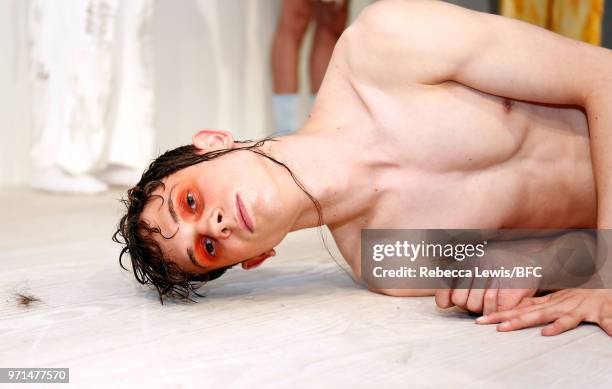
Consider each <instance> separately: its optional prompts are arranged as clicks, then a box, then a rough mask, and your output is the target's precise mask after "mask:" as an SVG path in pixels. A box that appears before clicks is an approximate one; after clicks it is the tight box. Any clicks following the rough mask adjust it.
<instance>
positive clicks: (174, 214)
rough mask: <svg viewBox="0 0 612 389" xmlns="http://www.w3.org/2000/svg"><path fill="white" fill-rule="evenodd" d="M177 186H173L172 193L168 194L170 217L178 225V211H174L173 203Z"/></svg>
mask: <svg viewBox="0 0 612 389" xmlns="http://www.w3.org/2000/svg"><path fill="white" fill-rule="evenodd" d="M175 187H176V185H172V188H171V189H170V193H169V194H168V212H170V217H172V220H174V222H175V223H176V224H178V216H177V215H176V211H175V210H174V203H173V202H172V192H174V188H175Z"/></svg>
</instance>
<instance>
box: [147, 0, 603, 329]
mask: <svg viewBox="0 0 612 389" xmlns="http://www.w3.org/2000/svg"><path fill="white" fill-rule="evenodd" d="M406 21H410V23H407V22H406ZM431 26H436V28H430V27H431ZM509 36H512V37H513V38H512V39H507V37H509ZM561 59H562V60H561ZM611 68H612V54H611V53H610V51H608V50H605V49H601V48H597V47H594V46H590V45H586V44H583V43H580V42H577V41H573V40H570V39H567V38H563V37H561V36H559V35H556V34H553V33H551V32H548V31H546V30H543V29H540V28H537V27H533V26H530V25H527V24H525V23H521V22H517V21H513V20H510V19H506V18H502V17H499V16H495V15H488V14H481V13H476V12H472V11H467V10H464V9H461V8H458V7H455V6H452V5H449V4H445V3H439V2H431V1H400V0H389V1H381V2H377V3H375V4H374V5H372V6H370V7H368V8H366V10H365V11H364V12H363V13H362V14H361V15H360V17H359V18H358V19H357V21H356V22H355V23H354V24H353V25H352V26H350V27H349V28H348V29H347V31H346V32H345V33H344V34H343V35H342V37H341V38H340V40H339V41H338V44H337V45H336V48H335V50H334V54H333V56H332V59H331V62H330V65H329V67H328V70H327V73H326V75H325V78H324V80H323V83H322V85H321V89H320V91H319V95H318V97H317V100H316V102H315V105H314V107H313V110H312V112H311V115H310V117H309V119H308V121H307V122H306V123H305V125H304V127H303V128H302V129H301V130H300V131H299V132H298V133H297V134H294V135H290V136H286V137H281V138H279V140H278V141H277V142H273V143H266V144H265V145H264V146H263V150H264V151H266V152H267V153H269V154H270V155H271V156H273V157H275V158H277V159H278V160H279V161H282V162H284V163H286V164H287V166H288V167H290V168H291V170H292V171H293V173H294V174H295V175H296V176H297V177H299V179H300V180H301V182H302V183H303V184H304V187H305V188H306V189H307V190H308V191H309V193H310V194H311V195H313V196H314V197H315V198H316V199H318V200H319V202H320V203H321V205H322V207H323V216H324V223H325V224H327V225H328V226H329V228H330V230H331V232H332V234H333V236H334V239H335V241H336V243H337V245H338V247H339V249H340V251H341V252H342V255H343V257H344V258H345V259H346V261H347V262H348V264H349V265H350V266H351V268H352V269H353V272H354V274H355V276H356V277H357V278H360V277H361V274H360V252H359V250H360V245H359V237H360V235H359V234H360V231H361V229H363V228H518V227H520V228H577V227H590V228H594V227H599V228H610V227H609V226H610V225H611V224H612V221H611V220H610V219H611V217H610V216H612V210H611V209H609V207H610V204H609V200H608V199H609V198H610V196H612V193H611V192H610V191H609V190H608V188H609V187H610V186H612V185H611V184H610V179H609V178H608V176H607V175H606V174H604V172H607V171H609V168H608V167H609V166H611V165H612V161H610V160H608V159H609V158H608V157H607V156H606V155H605V153H603V152H601V151H602V150H603V149H604V148H605V147H606V146H612V144H611V143H612V142H611V139H610V136H609V134H608V132H606V128H607V124H606V123H612V117H609V116H610V114H609V113H608V111H609V109H606V107H612V77H611V76H610V74H609V73H610V72H609V71H608V69H611ZM589 136H590V137H589ZM194 144H195V145H196V146H197V147H199V148H200V149H201V150H202V152H206V151H211V150H215V149H220V148H240V147H243V146H244V144H236V143H234V141H233V138H232V137H231V134H230V133H227V132H225V131H219V130H204V131H201V132H199V133H198V134H196V135H195V136H194ZM244 166H249V169H248V172H245V169H244ZM217 169H218V170H217ZM215 170H216V171H223V174H222V175H213V172H214V171H215ZM211 177H214V180H213V182H211ZM166 181H167V182H166V189H165V190H164V191H162V190H159V194H161V195H162V196H164V198H167V195H168V194H169V190H170V187H171V186H172V185H173V184H177V185H187V184H183V183H189V182H191V184H188V186H189V187H190V188H193V190H194V191H197V192H198V196H201V198H205V199H206V200H205V202H206V204H208V205H207V206H204V207H203V208H202V209H201V210H197V211H196V212H195V213H191V214H190V213H189V211H181V212H183V214H182V215H183V216H182V218H181V219H180V220H179V223H178V224H179V225H180V229H179V232H178V234H177V236H175V237H174V238H172V239H168V240H160V243H161V244H162V249H163V250H164V251H167V252H168V253H171V257H172V258H173V260H174V261H175V262H177V263H178V264H179V265H180V266H181V267H184V268H185V270H188V271H196V272H197V271H200V272H202V271H203V270H202V269H201V268H198V267H196V266H193V264H191V263H190V262H189V260H188V259H187V256H186V255H185V254H183V253H184V252H185V251H186V248H187V247H190V246H193V245H194V244H201V242H202V241H203V239H204V240H205V241H206V239H209V240H208V241H206V243H207V244H208V246H206V247H210V246H211V244H212V243H214V244H217V245H219V249H218V250H217V251H216V252H218V253H225V254H231V256H229V255H227V256H226V255H219V256H217V257H210V258H201V262H202V265H204V266H205V267H206V268H207V269H211V268H216V267H222V266H227V265H229V264H235V263H242V265H243V267H246V268H252V267H255V266H258V265H260V264H261V263H263V262H264V261H265V260H266V259H267V258H269V257H270V256H272V255H273V254H274V251H273V248H274V247H275V246H276V245H277V244H278V243H279V242H280V241H281V240H282V238H283V237H284V236H285V235H286V234H287V233H288V232H290V231H293V230H297V229H300V228H307V227H312V226H315V225H316V224H317V214H316V212H315V209H314V207H313V205H312V203H311V202H310V200H308V198H307V197H306V196H305V195H304V193H303V192H302V191H301V190H300V189H299V188H297V186H296V185H295V183H294V182H293V180H292V179H291V177H290V176H289V175H288V174H287V172H286V171H285V170H284V169H283V168H282V167H279V166H277V165H275V164H273V163H271V162H270V161H268V160H265V159H264V158H261V157H259V156H257V155H255V154H253V153H251V152H249V151H238V152H235V153H232V154H229V155H227V156H224V157H221V158H219V159H217V160H213V161H209V162H206V163H202V164H199V165H195V166H192V167H190V168H187V169H184V170H183V171H181V172H179V173H176V174H174V175H171V176H170V177H168V178H167V179H166ZM595 182H597V190H596V186H595ZM181 193H183V194H184V193H185V192H184V191H183V192H181ZM236 193H239V194H240V195H241V197H243V198H244V199H246V200H245V201H243V202H244V205H245V207H246V209H247V212H248V214H249V217H250V218H251V219H252V221H253V223H254V229H253V231H250V230H249V229H248V228H245V227H244V226H243V225H242V227H241V223H239V217H236V216H235V215H236V211H235V194H236ZM176 201H180V200H179V199H177V200H176ZM183 203H185V202H183ZM189 203H191V202H189ZM160 204H161V201H159V200H154V201H152V202H151V203H150V204H149V206H148V207H147V209H146V210H145V213H144V214H143V218H144V219H146V220H148V221H149V222H151V223H152V224H158V225H160V227H161V229H162V232H163V233H164V235H166V236H168V235H172V234H173V233H174V231H175V230H176V229H177V223H174V221H173V220H172V218H171V217H170V216H169V215H168V211H167V210H166V209H165V205H164V207H160ZM233 204H234V205H233ZM195 207H197V205H196V206H195ZM187 208H189V207H187ZM219 213H221V214H222V217H221V219H219V217H218V216H219ZM226 215H233V216H226ZM272 215H274V216H272ZM403 215H404V216H403ZM179 216H180V215H179ZM201 251H202V250H200V252H201ZM374 291H376V292H379V293H384V294H388V295H392V296H417V295H431V294H434V293H435V294H436V302H437V304H438V305H439V306H441V307H450V306H452V305H457V306H459V307H462V308H469V309H470V310H473V311H477V312H478V311H484V312H485V313H486V314H487V315H486V316H485V318H483V319H480V320H479V321H478V323H481V324H488V323H501V322H504V323H508V324H500V325H499V326H498V329H499V330H500V331H507V330H513V329H519V328H524V327H528V326H535V325H541V324H546V327H544V328H543V330H542V334H543V335H555V334H558V333H561V332H563V331H566V330H568V329H571V328H573V327H575V326H576V325H578V324H579V323H580V322H581V321H589V322H594V323H597V324H599V325H600V326H601V327H602V328H603V329H604V330H605V331H606V332H607V333H608V334H609V335H612V309H611V304H612V294H611V293H610V291H606V290H579V289H574V290H565V291H559V292H556V293H553V294H550V295H548V296H545V297H538V298H531V297H530V296H532V295H533V294H534V292H535V291H534V290H519V291H516V290H500V291H498V290H495V289H491V290H439V291H437V292H436V291H433V290H429V291H427V290H425V291H423V290H389V289H382V290H381V289H377V290H374ZM511 308H514V309H511ZM496 311H498V312H497V313H495V312H496Z"/></svg>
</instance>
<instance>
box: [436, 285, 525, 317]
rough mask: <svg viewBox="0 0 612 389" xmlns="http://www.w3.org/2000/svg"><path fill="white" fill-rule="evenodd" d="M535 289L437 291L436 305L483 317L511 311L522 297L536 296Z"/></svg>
mask: <svg viewBox="0 0 612 389" xmlns="http://www.w3.org/2000/svg"><path fill="white" fill-rule="evenodd" d="M536 291H537V290H536V289H497V288H489V289H438V290H436V305H437V306H438V307H440V308H450V307H453V306H457V307H459V308H462V309H466V310H468V311H470V312H476V313H481V312H482V313H484V314H485V315H488V314H491V313H494V312H498V311H505V310H509V309H512V308H514V307H516V306H518V305H519V303H520V302H521V300H523V298H524V297H531V296H533V295H535V294H536Z"/></svg>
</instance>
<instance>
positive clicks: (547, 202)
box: [306, 39, 596, 277]
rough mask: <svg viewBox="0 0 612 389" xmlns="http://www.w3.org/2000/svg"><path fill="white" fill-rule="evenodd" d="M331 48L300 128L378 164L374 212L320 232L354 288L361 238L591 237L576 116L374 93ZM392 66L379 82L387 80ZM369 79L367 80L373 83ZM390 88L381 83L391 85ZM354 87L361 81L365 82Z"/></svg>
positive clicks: (413, 87)
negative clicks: (378, 158) (537, 232)
mask: <svg viewBox="0 0 612 389" xmlns="http://www.w3.org/2000/svg"><path fill="white" fill-rule="evenodd" d="M346 40H347V39H344V40H341V41H340V43H339V44H338V45H339V46H338V47H337V49H336V51H335V52H334V57H333V58H332V62H331V64H330V67H329V69H328V72H327V75H326V77H325V80H324V82H323V85H322V87H321V89H320V92H319V96H318V97H317V103H316V105H315V107H314V109H313V111H312V114H311V115H312V116H311V119H310V120H309V123H307V126H306V128H308V127H312V128H314V127H316V128H326V129H329V131H342V136H343V139H346V142H350V143H353V144H355V145H356V148H359V147H364V145H367V146H366V147H367V148H369V149H370V150H371V152H375V153H378V154H380V155H384V156H385V157H384V158H387V161H388V163H387V164H385V165H384V167H381V168H380V169H379V170H378V171H377V174H376V175H375V176H374V177H372V178H371V179H370V180H369V181H368V185H367V187H364V188H363V190H364V191H375V192H376V194H377V195H376V196H375V198H376V202H375V204H372V206H371V207H370V208H369V210H368V211H367V212H365V213H364V214H362V215H360V216H359V217H358V218H355V219H354V220H351V221H349V222H345V223H342V224H338V225H329V227H330V230H331V232H332V234H333V236H334V239H335V241H336V243H337V244H338V247H339V249H340V251H341V252H342V254H343V256H344V258H345V259H346V260H347V262H348V263H349V264H350V265H351V267H352V269H353V271H354V272H355V274H356V275H357V276H358V277H359V276H360V266H359V264H360V252H359V249H360V231H361V229H363V228H520V227H522V228H571V227H594V226H595V225H596V199H595V187H594V179H593V173H592V168H591V159H590V151H589V138H588V125H587V120H586V116H585V114H584V112H583V111H582V110H581V109H580V108H569V107H553V106H544V105H539V104H533V103H529V102H521V101H513V100H509V99H506V98H503V97H498V96H493V95H490V94H486V93H483V92H480V91H478V90H475V89H472V88H469V87H467V86H464V85H462V84H459V83H456V82H452V81H447V82H442V83H439V84H435V85H423V84H419V83H416V82H410V80H405V81H402V83H401V85H398V83H393V84H391V83H388V82H387V81H384V80H381V82H377V81H376V80H375V79H374V80H373V78H375V77H376V73H377V72H376V69H372V67H371V66H370V67H369V68H368V74H367V75H364V74H360V73H359V70H358V69H357V70H355V67H350V66H348V65H347V64H348V63H349V62H350V58H347V57H348V56H350V55H351V54H350V50H343V47H342V45H344V44H346ZM393 69H394V68H393V66H384V64H383V65H381V68H380V69H378V71H379V72H380V73H381V74H385V79H386V80H388V79H389V72H393V71H394V70H393ZM372 70H374V71H372ZM391 78H392V77H391ZM364 80H365V81H364Z"/></svg>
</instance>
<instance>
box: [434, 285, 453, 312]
mask: <svg viewBox="0 0 612 389" xmlns="http://www.w3.org/2000/svg"><path fill="white" fill-rule="evenodd" d="M452 292H453V290H452V289H436V305H437V306H438V307H440V308H450V307H452V306H453V304H452V303H451V293H452Z"/></svg>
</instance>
